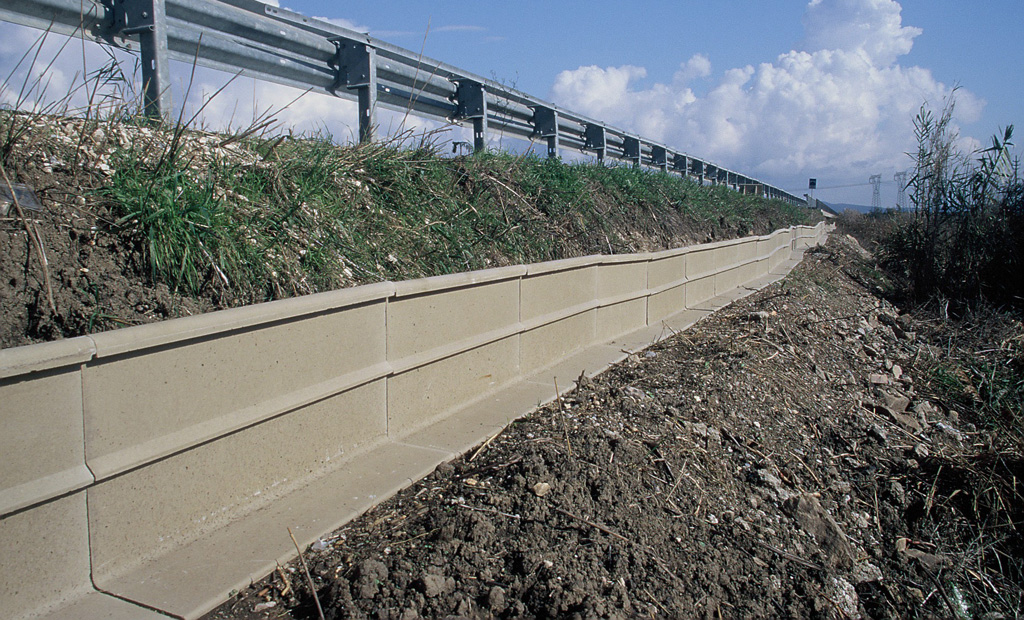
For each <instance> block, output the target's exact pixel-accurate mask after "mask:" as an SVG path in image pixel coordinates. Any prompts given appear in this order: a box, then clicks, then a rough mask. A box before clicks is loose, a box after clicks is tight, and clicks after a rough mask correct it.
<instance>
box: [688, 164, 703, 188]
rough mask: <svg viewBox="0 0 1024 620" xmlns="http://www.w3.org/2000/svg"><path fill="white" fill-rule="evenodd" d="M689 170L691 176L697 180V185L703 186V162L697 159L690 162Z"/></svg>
mask: <svg viewBox="0 0 1024 620" xmlns="http://www.w3.org/2000/svg"><path fill="white" fill-rule="evenodd" d="M690 170H691V171H692V172H693V176H695V177H696V178H697V184H698V185H701V186H703V185H704V162H702V161H700V160H699V159H693V160H691V166H690Z"/></svg>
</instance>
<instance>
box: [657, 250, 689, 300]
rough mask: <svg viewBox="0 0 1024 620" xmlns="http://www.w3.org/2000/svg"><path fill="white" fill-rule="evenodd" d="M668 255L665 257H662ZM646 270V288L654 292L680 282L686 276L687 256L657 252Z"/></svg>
mask: <svg viewBox="0 0 1024 620" xmlns="http://www.w3.org/2000/svg"><path fill="white" fill-rule="evenodd" d="M665 254H668V255H667V256H664V255H665ZM655 257H656V258H653V259H652V260H651V263H650V265H649V266H648V268H647V282H648V288H650V289H651V290H652V291H656V290H658V289H660V288H661V287H663V286H668V285H669V284H673V283H677V282H680V281H681V280H683V279H685V278H686V277H687V276H686V261H687V260H688V259H689V257H690V255H689V254H680V253H669V252H659V253H658V254H655Z"/></svg>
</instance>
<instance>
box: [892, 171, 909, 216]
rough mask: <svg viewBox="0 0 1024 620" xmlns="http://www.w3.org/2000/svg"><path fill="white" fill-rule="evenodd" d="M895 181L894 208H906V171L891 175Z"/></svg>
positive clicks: (902, 209) (901, 209) (903, 209)
mask: <svg viewBox="0 0 1024 620" xmlns="http://www.w3.org/2000/svg"><path fill="white" fill-rule="evenodd" d="M892 178H893V180H894V181H896V208H897V209H899V210H900V211H906V210H907V171H906V170H904V171H903V172H897V173H896V174H895V175H894V176H893V177H892Z"/></svg>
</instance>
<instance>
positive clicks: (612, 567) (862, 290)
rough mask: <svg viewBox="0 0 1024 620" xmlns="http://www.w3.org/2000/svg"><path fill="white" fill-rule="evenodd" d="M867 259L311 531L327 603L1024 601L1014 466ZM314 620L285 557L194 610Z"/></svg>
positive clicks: (711, 606)
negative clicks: (230, 593) (939, 368)
mask: <svg viewBox="0 0 1024 620" xmlns="http://www.w3.org/2000/svg"><path fill="white" fill-rule="evenodd" d="M869 273H870V270H869V264H868V263H867V262H865V261H864V259H863V258H862V255H861V254H860V251H859V247H857V246H856V245H855V243H853V242H852V241H851V240H849V239H848V238H845V237H843V236H842V235H838V234H837V235H834V236H833V238H832V239H831V240H830V241H829V243H828V245H827V246H826V247H825V248H822V249H818V250H814V251H811V252H810V253H808V255H807V256H806V258H805V260H804V262H803V264H801V266H799V267H798V268H797V269H796V270H795V271H794V272H793V273H792V274H791V275H790V276H789V277H788V278H787V279H786V280H784V281H783V282H781V283H779V284H775V285H773V286H771V287H769V288H767V289H765V290H763V291H760V292H758V293H756V294H754V295H752V296H751V297H749V298H747V299H745V300H743V301H741V302H738V303H736V304H734V305H733V306H731V307H729V308H727V309H726V310H723V311H721V312H720V313H718V314H716V315H715V316H713V317H711V318H709V319H706V320H705V321H703V322H701V323H699V324H698V325H697V326H695V327H694V328H693V329H691V330H690V331H688V332H686V333H684V334H678V335H671V337H669V338H667V339H666V340H664V341H663V342H660V343H658V344H657V345H655V346H653V347H651V348H650V349H648V350H647V351H645V352H643V353H640V354H638V355H635V356H633V357H631V358H630V359H628V360H627V361H625V362H623V363H622V364H620V365H619V366H617V367H615V368H613V369H611V370H610V371H608V372H606V373H605V374H603V375H602V376H600V377H599V378H597V379H596V380H593V381H586V380H584V381H582V382H581V385H580V386H579V387H578V388H577V389H576V390H575V391H574V392H572V393H571V394H570V395H569V396H567V397H565V398H563V399H562V401H561V402H560V403H554V404H552V405H551V406H548V407H546V408H544V409H542V410H540V411H538V412H536V413H534V414H532V415H530V416H528V417H526V418H524V419H522V420H520V421H518V422H516V423H515V424H513V425H512V426H511V427H509V428H508V429H506V430H505V431H504V432H503V433H502V434H500V435H499V436H497V437H496V438H493V440H492V441H490V443H489V444H487V445H485V446H484V447H482V448H481V449H480V450H477V451H474V452H471V453H469V454H467V455H464V456H463V457H462V458H459V459H457V460H455V461H453V462H452V463H449V464H445V465H442V466H440V467H438V469H437V470H436V471H435V472H434V473H433V474H432V475H431V476H429V477H428V478H426V479H424V480H422V481H420V482H418V483H416V484H414V485H413V486H411V487H410V488H408V489H407V490H405V491H403V492H401V493H399V494H398V495H397V496H396V497H394V498H392V499H390V500H389V501H387V502H384V503H383V504H381V505H379V506H378V507H376V508H374V509H373V510H371V511H370V512H369V513H367V514H365V515H363V516H362V517H361V518H359V519H357V520H356V521H354V522H352V523H350V524H349V525H347V526H346V527H344V528H343V529H341V530H339V531H337V532H334V533H331V534H328V535H325V536H324V537H323V538H322V539H321V541H320V542H318V543H316V544H315V545H313V547H312V548H310V549H306V550H304V555H305V558H306V560H307V562H308V563H309V565H310V571H311V573H312V575H313V579H314V580H315V583H316V589H317V597H318V598H319V600H320V602H321V603H322V605H323V607H324V611H325V615H326V617H327V618H350V617H351V618H417V617H431V618H444V617H464V618H487V617H497V618H514V617H567V618H622V617H673V618H683V617H703V618H761V617H794V618H807V617H821V618H858V617H864V618H904V617H921V618H931V617H936V618H949V617H958V616H960V617H987V618H993V619H994V618H1001V617H1014V616H1016V615H1019V614H1020V613H1021V611H1022V608H1024V607H1022V606H1024V599H1022V584H1021V581H1020V574H1021V572H1020V567H1021V565H1022V561H1024V542H1022V541H1024V535H1022V534H1024V533H1022V532H1021V523H1022V520H1024V489H1022V487H1021V480H1024V461H1022V460H1021V458H1020V456H1019V454H1020V452H1019V450H1016V449H1012V448H1010V447H1009V446H1008V445H1006V444H1005V443H1004V442H1003V440H1001V439H1000V438H998V437H996V436H995V435H994V434H993V433H992V432H990V431H986V430H979V429H977V428H976V427H975V425H974V424H973V423H972V422H973V421H972V419H971V414H970V412H969V411H960V412H958V411H956V410H954V409H952V408H951V407H952V405H951V404H950V403H946V402H943V401H942V400H941V399H940V398H939V397H938V396H937V394H938V392H936V391H935V390H934V389H932V385H931V381H932V377H933V376H934V373H933V372H932V369H934V368H935V364H936V362H937V361H938V360H939V358H941V357H942V356H943V352H942V350H940V349H938V348H936V347H935V346H933V345H934V344H936V342H935V341H934V339H935V338H937V336H936V335H935V334H936V333H937V332H935V330H933V329H931V328H930V327H929V326H928V325H927V324H923V323H918V322H916V321H915V320H914V319H913V318H912V317H909V316H901V314H900V311H899V309H897V308H895V307H893V306H892V305H891V304H889V303H888V302H886V301H883V300H881V299H880V298H879V297H877V296H876V294H875V292H874V287H873V285H872V284H871V281H870V277H869ZM1019 336H1020V334H1017V337H1018V338H1019ZM1017 344H1018V346H1019V344H1020V343H1019V341H1018V342H1017ZM282 527H283V526H282ZM315 617H317V611H316V607H315V604H314V599H313V597H312V596H311V594H310V589H309V588H308V587H307V586H306V583H305V577H304V576H303V573H302V570H301V568H300V566H299V564H298V562H297V561H296V562H292V563H291V564H290V565H288V566H285V567H282V568H281V569H280V570H279V571H278V572H276V573H275V574H273V575H271V576H270V577H268V578H267V579H265V580H264V581H262V582H260V583H256V584H253V585H252V587H250V588H248V589H247V590H246V591H244V592H241V593H239V594H238V595H237V596H236V597H234V598H232V599H231V600H230V601H228V602H227V603H225V604H224V605H223V606H222V607H221V608H220V609H218V610H216V611H214V612H212V613H211V614H210V616H209V618H211V619H213V618H216V619H227V618H244V619H249V618H315Z"/></svg>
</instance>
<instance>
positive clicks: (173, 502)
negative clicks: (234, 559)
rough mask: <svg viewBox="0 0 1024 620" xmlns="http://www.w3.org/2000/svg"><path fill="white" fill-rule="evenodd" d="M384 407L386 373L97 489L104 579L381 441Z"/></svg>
mask: <svg viewBox="0 0 1024 620" xmlns="http://www.w3.org/2000/svg"><path fill="white" fill-rule="evenodd" d="M385 406H386V402H385V380H384V379H379V380H377V381H374V382H371V383H368V384H365V385H362V386H360V387H357V388H354V389H352V390H350V391H347V392H344V393H342V394H339V395H337V396H333V397H330V398H327V399H325V400H323V401H320V402H318V403H314V404H311V405H308V406H306V407H302V408H301V409H299V410H297V411H291V412H289V413H288V414H287V415H282V416H279V417H276V418H273V419H271V420H267V421H265V422H263V423H261V424H257V425H255V426H252V427H249V428H246V429H244V430H242V431H239V432H235V433H231V434H229V435H226V436H224V437H221V438H220V439H217V440H216V441H211V442H209V443H204V444H202V445H199V446H196V447H193V448H191V449H189V450H186V451H184V452H182V453H180V454H176V455H174V456H171V457H169V458H165V459H162V460H160V461H157V462H155V463H150V464H149V465H147V466H146V467H143V468H139V469H136V470H133V471H130V472H128V473H125V474H121V475H119V476H116V477H114V478H112V479H109V480H105V481H103V482H100V483H98V484H96V485H95V486H93V487H90V488H89V489H88V498H89V537H90V540H91V542H92V558H93V575H94V578H95V580H96V583H97V585H99V586H100V587H103V583H105V582H107V581H109V580H113V579H116V578H117V577H119V576H121V575H123V574H125V573H126V572H128V571H130V570H131V569H132V568H133V567H134V566H136V565H138V564H139V563H141V562H143V561H144V560H146V559H149V558H152V557H155V556H158V555H160V554H161V553H164V552H167V551H169V550H170V549H172V548H174V547H176V546H178V545H181V544H183V543H185V542H188V541H191V540H195V539H196V538H198V537H200V536H202V535H203V534H204V533H206V532H208V531H211V530H212V529H215V528H216V527H218V526H219V525H222V524H223V523H226V522H228V521H229V520H230V519H232V518H236V517H238V516H240V515H244V514H247V513H249V512H251V511H252V510H254V509H255V508H258V507H259V506H261V505H264V504H266V503H267V502H268V501H270V500H271V499H273V498H274V497H276V496H280V495H282V494H283V493H285V492H286V491H288V490H290V489H293V488H297V487H298V486H300V485H301V484H302V483H303V482H304V481H308V480H310V479H312V478H314V477H316V475H317V474H320V473H322V472H325V471H327V470H328V469H329V468H331V467H332V466H333V465H338V464H340V463H343V462H344V460H345V459H346V458H347V457H349V456H351V455H354V454H358V453H359V452H360V451H361V450H363V449H365V448H367V447H369V446H372V445H373V444H375V443H376V442H379V441H381V440H383V439H384V438H385V434H386V426H385V419H386V417H385ZM282 527H284V524H282ZM225 553H230V550H225Z"/></svg>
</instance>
